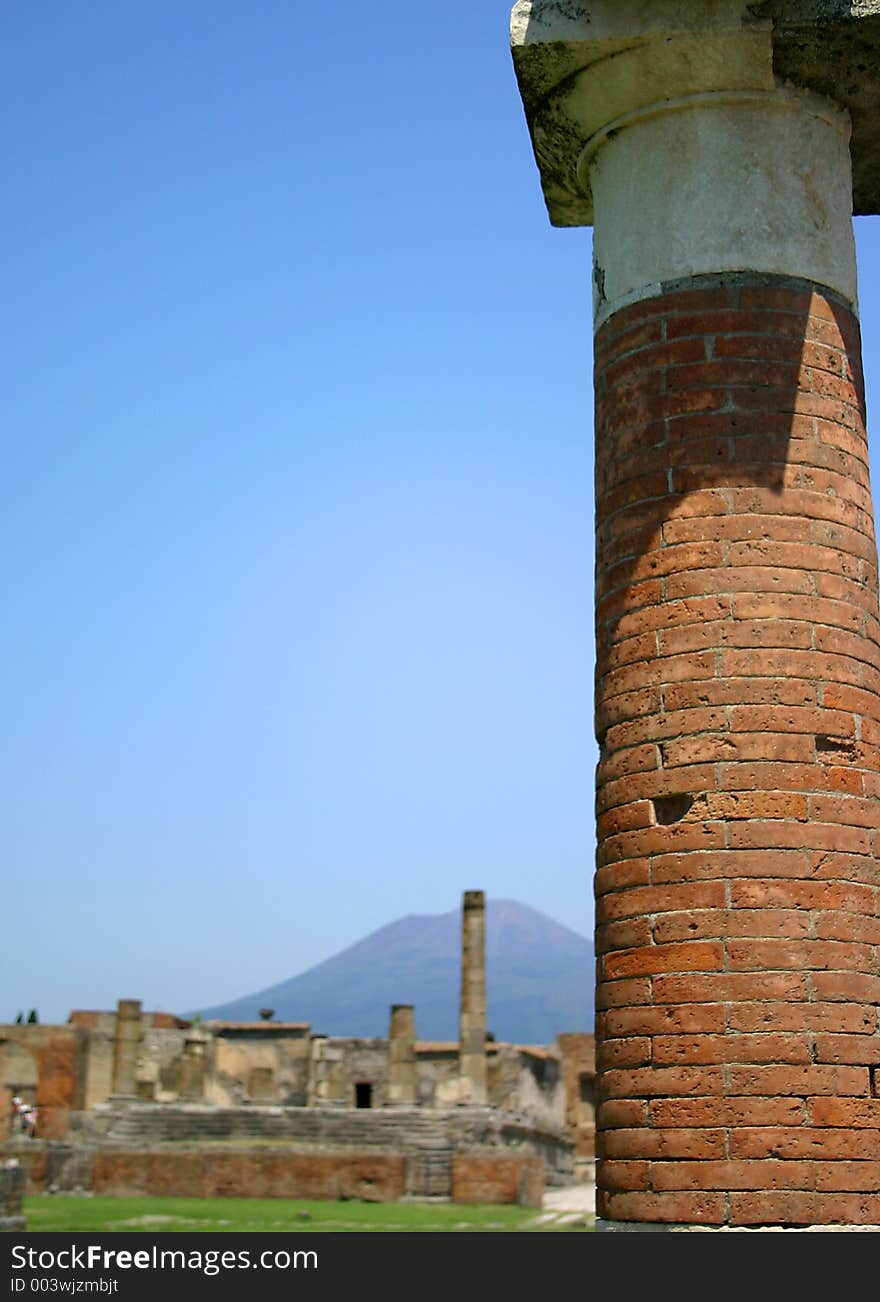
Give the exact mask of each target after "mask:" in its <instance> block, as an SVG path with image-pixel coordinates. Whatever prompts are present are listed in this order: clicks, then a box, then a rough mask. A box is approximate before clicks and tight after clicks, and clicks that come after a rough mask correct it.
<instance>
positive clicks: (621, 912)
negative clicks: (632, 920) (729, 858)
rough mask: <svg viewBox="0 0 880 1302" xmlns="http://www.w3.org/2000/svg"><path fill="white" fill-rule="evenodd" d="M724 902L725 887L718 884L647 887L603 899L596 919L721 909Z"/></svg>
mask: <svg viewBox="0 0 880 1302" xmlns="http://www.w3.org/2000/svg"><path fill="white" fill-rule="evenodd" d="M724 902H725V888H724V885H723V884H722V883H720V882H717V883H716V882H711V883H703V882H694V883H690V882H689V883H686V884H684V885H681V886H646V887H644V888H637V889H635V890H628V891H621V892H620V893H618V894H614V895H605V896H603V897H602V899H601V900H599V901H598V902H597V905H596V916H597V918H598V919H599V920H600V921H602V922H604V921H607V920H610V919H612V918H626V917H638V916H641V915H644V914H648V913H667V912H670V911H677V910H682V909H688V910H689V909H700V908H703V909H711V908H721V907H723V905H724Z"/></svg>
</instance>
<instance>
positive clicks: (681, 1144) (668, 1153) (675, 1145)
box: [602, 1127, 727, 1161]
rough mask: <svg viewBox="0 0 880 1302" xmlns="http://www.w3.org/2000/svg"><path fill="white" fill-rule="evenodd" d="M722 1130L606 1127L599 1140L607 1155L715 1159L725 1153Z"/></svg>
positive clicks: (642, 1158) (725, 1133)
mask: <svg viewBox="0 0 880 1302" xmlns="http://www.w3.org/2000/svg"><path fill="white" fill-rule="evenodd" d="M726 1142H727V1132H726V1131H725V1130H708V1129H707V1130H650V1129H647V1128H645V1127H642V1128H640V1129H638V1130H610V1131H607V1132H606V1133H605V1135H604V1137H603V1139H602V1155H603V1156H604V1157H609V1158H630V1159H632V1158H635V1159H641V1160H649V1159H652V1158H654V1159H656V1158H667V1159H675V1158H678V1159H685V1160H689V1161H695V1160H699V1159H701V1158H702V1159H706V1158H719V1157H723V1156H724V1154H725V1149H726Z"/></svg>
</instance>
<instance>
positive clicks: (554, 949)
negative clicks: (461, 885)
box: [199, 900, 594, 1044]
mask: <svg viewBox="0 0 880 1302" xmlns="http://www.w3.org/2000/svg"><path fill="white" fill-rule="evenodd" d="M460 967H461V913H460V912H459V911H458V910H454V911H452V912H450V913H439V914H431V915H418V914H411V915H409V916H407V917H404V918H398V919H397V921H396V922H390V923H388V925H387V926H385V927H380V929H379V930H378V931H374V932H372V933H371V935H369V936H365V937H364V939H363V940H360V941H357V942H356V943H355V944H354V945H351V946H349V948H348V949H344V950H342V951H341V952H340V953H338V954H336V955H334V956H333V958H328V959H326V960H325V961H324V962H323V963H319V964H318V965H317V967H312V968H309V969H308V971H306V972H303V973H301V974H300V975H299V976H294V977H290V978H289V980H287V981H282V982H280V983H279V984H278V985H274V986H270V987H269V988H268V989H267V990H259V991H257V992H256V993H255V994H252V995H247V996H245V997H243V998H241V999H233V1000H232V1001H231V1002H229V1003H226V1004H218V1005H216V1006H215V1007H213V1008H203V1009H200V1010H199V1012H200V1015H201V1017H202V1018H203V1019H205V1020H207V1019H208V1018H212V1017H218V1018H224V1019H228V1020H230V1021H256V1020H257V1018H258V1009H260V1008H273V1009H274V1010H275V1018H276V1019H277V1020H278V1021H299V1022H309V1023H311V1026H312V1029H313V1030H314V1031H323V1032H324V1033H325V1034H327V1035H356V1036H386V1035H387V1034H388V1019H389V1009H390V1006H391V1004H414V1005H415V1017H416V1034H417V1036H418V1038H419V1039H420V1040H457V1039H458V1001H459V992H460V983H461V976H460ZM486 986H487V999H488V1009H489V1013H488V1029H489V1030H490V1031H491V1032H492V1033H493V1034H494V1036H495V1038H496V1040H506V1041H508V1042H512V1043H514V1044H549V1043H551V1042H552V1041H553V1040H554V1039H555V1037H556V1035H557V1033H558V1032H559V1031H590V1030H592V1029H593V988H594V958H593V946H592V944H591V943H590V942H589V941H588V940H585V939H584V937H583V936H580V935H578V934H577V932H574V931H570V930H569V929H568V927H563V926H562V925H560V923H558V922H554V921H553V919H552V918H548V917H547V916H546V915H545V914H543V913H538V912H537V911H536V910H535V909H531V908H528V907H527V906H526V905H524V904H518V903H517V902H516V901H515V900H488V901H487V902H486Z"/></svg>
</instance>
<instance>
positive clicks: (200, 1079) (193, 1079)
mask: <svg viewBox="0 0 880 1302" xmlns="http://www.w3.org/2000/svg"><path fill="white" fill-rule="evenodd" d="M207 1044H208V1036H207V1035H206V1034H205V1032H204V1031H197V1030H195V1029H192V1030H190V1031H188V1032H187V1034H186V1039H185V1040H184V1042H183V1063H182V1064H181V1072H180V1098H181V1099H187V1100H188V1101H189V1102H191V1103H197V1102H199V1101H200V1100H201V1099H202V1098H203V1097H204V1094H205V1051H206V1047H207Z"/></svg>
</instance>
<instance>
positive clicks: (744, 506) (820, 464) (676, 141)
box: [514, 0, 880, 1230]
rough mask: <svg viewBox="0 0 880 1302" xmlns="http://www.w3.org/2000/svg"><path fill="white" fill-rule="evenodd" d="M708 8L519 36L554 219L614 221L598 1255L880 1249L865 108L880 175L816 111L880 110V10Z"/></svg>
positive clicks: (871, 182) (600, 702)
mask: <svg viewBox="0 0 880 1302" xmlns="http://www.w3.org/2000/svg"><path fill="white" fill-rule="evenodd" d="M706 8H707V7H706V6H704V5H698V4H696V3H694V4H693V5H692V6H688V5H681V4H679V5H671V4H666V3H664V0H660V2H659V3H657V4H655V5H653V6H647V7H645V6H641V7H638V6H637V7H635V8H633V7H632V6H629V5H621V4H619V3H618V4H612V3H611V0H608V3H600V4H591V5H589V6H583V7H580V6H578V5H574V6H567V7H566V10H567V17H566V18H565V19H560V18H559V17H558V14H554V13H552V12H551V11H552V10H556V9H558V6H550V5H546V4H541V3H538V2H537V0H536V2H535V3H533V4H520V5H518V6H517V8H516V10H515V11H514V44H515V57H516V59H517V70H518V74H519V77H520V85H521V89H522V90H523V95H524V99H525V101H526V110H527V115H528V117H529V122H530V126H531V128H532V133H533V138H534V141H535V149H536V154H537V157H538V161H539V164H540V166H541V171H542V179H543V182H544V189H545V195H546V196H547V201H548V205H549V207H550V211H551V217H552V218H553V219H554V220H555V221H556V222H557V224H563V225H573V224H586V223H588V222H592V221H593V220H595V224H596V231H595V237H594V253H595V267H594V310H595V318H596V326H597V331H596V345H595V350H596V367H595V393H596V424H595V436H596V497H597V513H596V540H597V541H596V574H597V592H596V601H597V606H596V650H597V672H596V722H597V736H598V740H599V745H600V762H599V768H598V773H597V837H598V849H597V872H596V894H597V932H596V936H597V954H598V955H599V970H598V981H597V1024H596V1032H597V1053H598V1062H597V1066H598V1097H599V1110H598V1116H597V1143H598V1152H599V1156H600V1162H599V1166H598V1211H599V1215H600V1218H602V1220H601V1222H600V1228H602V1229H605V1230H609V1229H615V1230H621V1229H636V1228H648V1229H654V1230H663V1229H664V1228H669V1227H670V1226H675V1227H676V1228H691V1227H694V1226H700V1227H704V1228H708V1227H716V1228H733V1227H753V1228H766V1227H771V1226H774V1225H775V1226H784V1227H787V1228H791V1229H795V1228H804V1227H809V1226H819V1227H822V1226H829V1225H832V1224H836V1225H841V1226H844V1227H850V1226H852V1227H855V1226H859V1227H878V1226H880V1100H878V1094H880V1035H878V1024H877V1012H876V1005H877V1003H878V1001H880V966H878V949H877V946H878V945H880V921H878V916H880V915H878V904H880V868H878V864H877V857H876V856H877V851H878V849H880V830H878V829H880V815H878V808H880V807H878V802H877V795H878V793H880V625H878V608H877V569H876V564H877V558H876V548H875V543H874V531H873V518H872V504H871V495H870V489H869V483H868V455H867V444H866V435H865V412H864V392H863V386H862V379H861V364H860V348H859V331H858V323H857V318H856V276H855V262H854V252H853V240H852V230H851V222H850V213H851V194H852V186H853V175H852V173H851V171H850V154H849V150H848V148H847V145H848V142H849V139H850V110H851V111H852V140H853V162H854V164H855V189H856V194H857V195H859V196H862V199H863V200H864V204H865V206H870V207H872V206H873V205H874V204H875V201H876V199H877V197H878V186H877V182H878V176H877V175H875V174H874V173H873V172H872V171H871V168H872V167H876V164H872V163H871V161H870V157H869V155H870V154H871V151H870V150H865V151H864V153H862V151H861V146H860V145H859V142H860V141H862V140H863V139H864V133H865V131H866V130H874V128H870V127H866V126H865V123H864V121H863V120H862V118H861V117H860V116H859V114H860V112H861V109H860V108H859V105H858V104H856V103H855V102H853V103H852V104H847V105H845V106H844V107H841V105H839V104H837V103H834V102H831V101H829V100H828V99H827V98H825V96H824V95H823V96H819V95H818V94H817V93H816V92H817V91H818V90H823V91H827V89H828V86H827V84H825V83H826V82H827V81H828V79H829V78H830V80H831V82H832V84H836V80H839V81H840V82H841V83H842V84H843V83H845V84H846V86H847V88H848V89H847V90H846V91H845V92H843V93H845V94H847V95H853V94H854V87H855V85H856V84H858V86H859V94H860V95H863V96H864V97H865V98H866V100H870V101H871V102H872V103H876V100H877V87H876V86H875V85H873V84H872V82H871V79H872V78H874V79H876V78H877V76H878V72H877V70H878V67H880V65H878V62H877V58H876V49H880V30H878V28H880V3H878V4H877V5H866V6H864V13H863V14H861V15H860V16H859V17H858V18H854V17H852V16H851V15H847V16H846V18H844V16H843V15H842V10H843V9H847V10H848V9H849V8H850V7H849V6H838V7H835V6H830V7H829V6H828V5H822V4H816V5H815V6H811V5H805V4H799V5H798V6H796V9H797V14H798V24H796V25H792V24H790V23H788V22H787V20H786V13H787V11H788V10H789V9H791V10H792V12H794V7H792V6H788V5H786V4H784V3H782V4H777V5H773V6H765V7H764V8H766V9H767V11H768V13H769V12H770V10H773V17H774V18H775V20H776V21H775V22H773V21H771V20H770V19H769V18H761V17H760V16H759V17H757V18H756V6H754V5H751V6H748V5H744V4H743V5H739V4H735V3H731V4H719V5H718V6H717V7H716V9H715V11H714V12H713V15H712V17H711V19H710V18H707V16H706V12H705V11H706ZM761 8H762V7H761V6H758V7H757V9H761ZM835 8H840V9H841V14H840V15H835V14H832V13H831V11H832V10H835ZM587 9H589V11H590V12H589V14H588V13H587ZM635 9H638V10H639V13H640V14H641V17H640V18H639V17H638V16H634V15H635ZM689 10H690V12H691V13H692V14H693V20H692V23H691V24H690V25H689V22H688V11H689ZM631 11H632V12H631ZM808 11H811V12H810V13H808ZM869 11H870V12H869ZM805 14H807V17H805V16H804V15H805ZM646 15H647V16H646ZM683 15H684V17H683ZM829 15H831V16H829ZM863 20H864V21H863ZM805 29H807V31H808V35H809V40H805V39H804V30H805ZM866 41H867V42H868V43H869V45H871V47H872V48H874V47H875V46H876V49H875V51H874V55H873V56H872V58H871V59H870V61H869V62H868V63H867V64H865V68H866V69H867V70H868V71H867V73H866V75H863V76H861V79H860V74H859V72H858V66H857V65H858V64H859V63H860V62H861V61H862V60H863V59H864V57H865V42H866ZM811 42H812V48H813V51H814V54H816V55H817V57H816V59H815V62H814V63H813V64H811V63H810V61H809V59H806V61H805V58H804V55H803V48H805V47H806V46H809V45H810V43H811ZM850 59H851V63H852V66H851V68H850V63H849V60H850ZM829 63H830V64H831V65H832V70H831V71H829ZM781 69H784V70H785V71H786V72H788V73H789V75H791V74H792V73H795V74H797V76H796V78H795V82H796V84H794V85H792V84H791V83H790V82H787V83H786V84H785V85H783V84H781V83H780V84H778V83H777V79H776V78H774V72H776V73H778V72H779V71H780V70H781ZM850 71H851V73H852V76H851V78H850V79H849V80H848V77H849V74H850ZM819 81H822V83H823V84H822V85H819V84H818V83H819ZM872 97H873V99H872ZM856 98H857V97H856ZM566 128H567V131H566ZM873 157H874V158H875V159H876V158H877V157H878V155H877V154H876V151H874V153H873ZM872 187H874V188H873V189H872Z"/></svg>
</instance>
